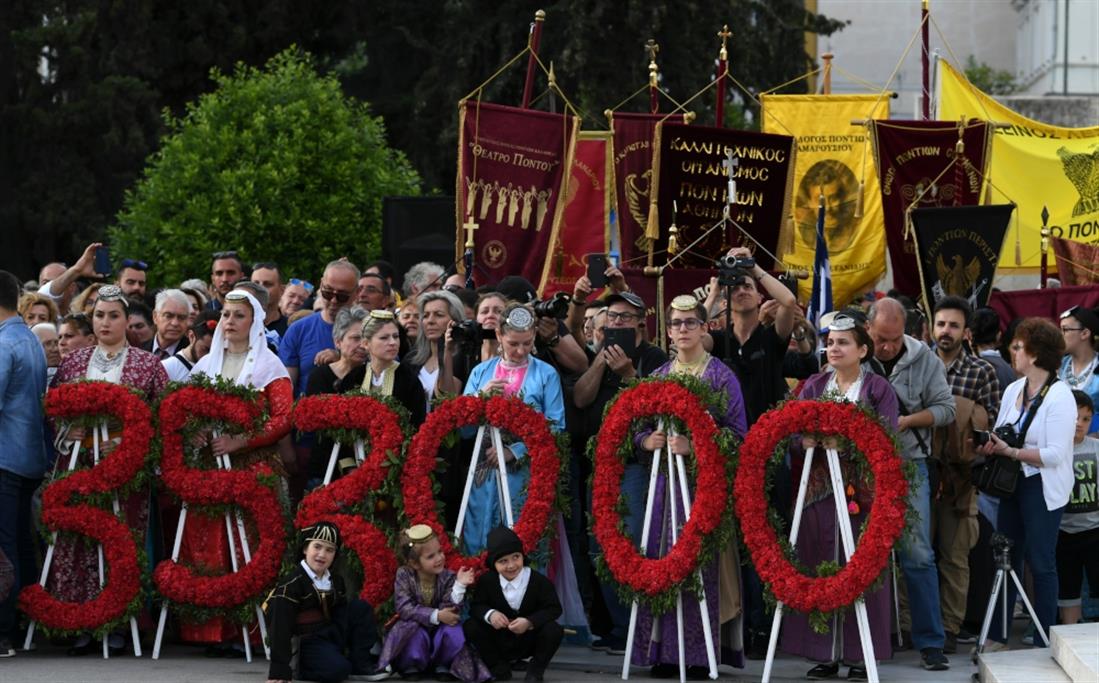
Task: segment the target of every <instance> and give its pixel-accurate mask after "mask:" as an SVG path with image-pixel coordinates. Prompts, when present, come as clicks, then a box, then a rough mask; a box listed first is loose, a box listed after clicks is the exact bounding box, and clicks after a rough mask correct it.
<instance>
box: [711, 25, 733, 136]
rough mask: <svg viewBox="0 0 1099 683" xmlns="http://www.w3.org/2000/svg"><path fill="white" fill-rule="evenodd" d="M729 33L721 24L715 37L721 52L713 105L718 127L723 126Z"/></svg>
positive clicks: (726, 26)
mask: <svg viewBox="0 0 1099 683" xmlns="http://www.w3.org/2000/svg"><path fill="white" fill-rule="evenodd" d="M731 35H733V34H732V33H730V32H729V25H728V24H725V25H724V26H722V27H721V30H720V31H718V32H717V37H718V38H721V52H719V53H718V57H717V104H716V106H715V107H714V119H715V121H714V125H715V126H717V127H718V128H724V127H725V75H726V74H728V73H729V50H728V48H727V47H726V43H727V42H728V40H729V36H731Z"/></svg>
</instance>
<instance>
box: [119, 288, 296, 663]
mask: <svg viewBox="0 0 1099 683" xmlns="http://www.w3.org/2000/svg"><path fill="white" fill-rule="evenodd" d="M101 296H102V295H101ZM264 315H265V313H264V310H263V307H262V306H260V304H259V301H257V300H256V298H255V297H253V296H252V295H251V294H249V293H248V292H245V291H243V290H239V289H234V290H232V291H230V292H229V293H228V294H226V295H225V305H224V307H223V308H222V309H221V321H220V322H219V323H218V326H217V328H216V329H215V330H214V338H213V341H211V342H210V352H209V353H208V354H206V355H205V356H203V357H202V358H201V359H200V360H199V361H198V362H197V363H195V367H194V369H193V370H192V371H191V378H192V379H194V378H196V377H198V376H205V377H206V378H207V379H210V380H215V379H218V378H222V379H226V380H229V381H231V382H233V383H234V384H237V385H239V386H242V387H249V388H252V389H255V390H258V391H260V392H261V400H263V401H264V402H265V403H266V405H267V414H268V419H267V422H266V423H264V424H263V426H262V427H261V428H260V429H259V430H258V431H255V432H253V433H250V434H242V435H224V434H223V435H219V436H215V435H212V434H211V435H209V436H208V437H203V438H202V440H201V446H202V447H203V448H204V449H205V447H206V446H209V453H210V454H211V455H213V456H214V457H218V456H222V455H227V456H229V457H230V462H231V465H232V468H233V469H236V470H240V469H248V468H250V467H254V466H256V465H258V464H260V463H264V464H266V465H268V466H269V467H270V468H271V469H272V470H273V471H274V472H275V473H276V474H278V475H279V476H280V477H282V479H283V487H284V490H283V495H285V477H286V470H285V467H284V466H283V463H282V459H281V458H280V457H279V454H278V451H277V449H276V448H275V444H276V443H278V440H279V439H281V438H282V437H283V436H285V435H286V434H288V433H289V432H290V423H291V420H290V412H291V409H292V408H293V404H294V397H293V385H292V384H291V383H290V375H289V373H287V372H286V367H285V366H283V364H282V362H281V361H280V360H279V357H278V356H276V355H275V354H274V352H272V351H271V350H270V349H269V348H268V347H267V336H266V333H265V331H264V327H263V319H264ZM207 462H209V460H208V459H207ZM248 540H249V543H250V545H251V546H252V547H253V548H254V547H256V543H257V539H256V537H255V536H254V533H253V531H252V530H249V531H248ZM240 542H241V540H240V539H239V538H238V539H237V541H236V543H237V544H238V545H237V562H238V563H239V564H243V563H244V556H243V550H242V548H241V547H240V545H239V544H240ZM179 562H180V563H181V564H190V565H197V566H201V567H203V568H205V569H207V570H210V571H213V572H216V573H226V572H229V571H231V567H232V560H231V558H230V557H229V542H228V538H227V536H226V531H225V522H224V520H223V519H222V517H221V516H217V517H213V516H210V515H203V514H191V515H189V516H188V517H187V525H186V527H184V532H183V542H182V544H181V545H180V553H179ZM180 635H181V637H182V638H183V639H184V640H187V641H190V642H201V643H211V644H212V645H211V647H210V648H208V649H207V656H225V655H231V654H232V653H231V652H230V650H229V646H228V643H230V642H232V641H233V640H235V639H236V638H237V637H239V631H238V630H237V627H236V626H235V625H234V624H232V623H231V622H230V621H229V620H227V619H222V618H213V619H210V620H209V621H206V622H205V623H203V624H197V625H188V624H181V626H180Z"/></svg>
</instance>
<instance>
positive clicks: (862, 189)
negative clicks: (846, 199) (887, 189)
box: [855, 180, 866, 218]
mask: <svg viewBox="0 0 1099 683" xmlns="http://www.w3.org/2000/svg"><path fill="white" fill-rule="evenodd" d="M865 191H866V183H865V182H863V181H861V180H860V181H859V194H858V197H857V199H856V201H855V218H862V195H863V193H864V192H865Z"/></svg>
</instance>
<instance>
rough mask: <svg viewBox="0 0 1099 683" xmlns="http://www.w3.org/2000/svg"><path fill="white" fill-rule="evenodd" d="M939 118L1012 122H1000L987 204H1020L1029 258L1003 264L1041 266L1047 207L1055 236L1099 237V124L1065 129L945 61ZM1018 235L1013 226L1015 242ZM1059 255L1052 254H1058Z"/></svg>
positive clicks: (1020, 221)
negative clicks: (1020, 110) (996, 95)
mask: <svg viewBox="0 0 1099 683" xmlns="http://www.w3.org/2000/svg"><path fill="white" fill-rule="evenodd" d="M939 65H940V69H939V83H940V86H939V118H940V119H941V120H944V121H957V120H959V119H960V118H961V117H963V116H964V117H965V118H967V119H968V118H975V119H983V120H985V121H993V122H998V123H1006V124H1009V127H1008V128H996V129H995V135H994V136H993V140H992V158H991V159H990V161H989V165H988V174H987V178H986V180H987V181H989V182H990V183H991V185H992V187H989V186H988V183H986V192H987V193H986V196H985V200H984V201H983V202H982V203H984V204H1006V203H1011V202H1014V203H1015V204H1016V205H1017V206H1018V208H1017V209H1016V211H1015V215H1016V216H1017V217H1018V228H1016V229H1017V230H1019V236H1020V237H1021V241H1022V265H1021V266H1020V265H1018V264H1016V263H1015V260H1014V259H1011V258H1001V260H1000V268H1019V267H1023V268H1037V267H1038V265H1039V262H1040V257H1041V229H1042V209H1043V207H1046V208H1048V210H1049V223H1048V225H1049V227H1050V230H1051V232H1052V235H1053V236H1054V237H1063V238H1066V239H1071V240H1076V241H1078V242H1085V243H1089V244H1099V126H1097V127H1094V128H1061V127H1060V126H1051V125H1048V124H1045V123H1040V122H1038V121H1035V120H1033V119H1028V118H1026V117H1025V116H1021V115H1020V114H1017V113H1016V112H1014V111H1012V110H1010V109H1008V108H1007V107H1005V106H1004V105H1002V104H1000V103H999V102H997V101H996V100H994V99H992V98H991V97H989V96H988V95H986V94H984V93H983V92H981V91H980V90H978V89H977V88H976V87H975V86H974V85H973V84H972V83H970V82H969V81H968V80H967V79H966V77H965V75H964V74H961V73H959V72H958V71H957V70H955V69H954V67H953V66H951V65H950V64H949V63H947V62H946V61H944V60H940V61H939ZM1014 237H1015V235H1014V234H1011V233H1008V238H1007V239H1006V240H1005V241H1004V242H1005V244H1009V243H1010V242H1011V241H1012V240H1013V239H1014ZM1050 260H1051V261H1052V259H1050Z"/></svg>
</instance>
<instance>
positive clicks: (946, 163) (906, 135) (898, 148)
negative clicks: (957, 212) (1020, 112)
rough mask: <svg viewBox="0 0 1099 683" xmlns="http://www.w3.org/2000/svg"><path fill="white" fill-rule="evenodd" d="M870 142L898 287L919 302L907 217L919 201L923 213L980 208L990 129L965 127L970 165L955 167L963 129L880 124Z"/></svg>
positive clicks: (976, 125)
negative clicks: (932, 209) (934, 209)
mask: <svg viewBox="0 0 1099 683" xmlns="http://www.w3.org/2000/svg"><path fill="white" fill-rule="evenodd" d="M870 137H871V141H872V142H873V143H874V159H875V162H876V164H877V168H878V180H879V182H880V183H881V194H882V210H883V212H884V217H885V237H886V240H887V242H888V245H889V259H890V262H891V263H892V265H893V286H894V287H896V288H897V289H898V290H900V291H901V292H903V293H905V294H907V295H909V296H911V297H913V298H915V297H916V296H918V295H919V293H920V291H921V287H922V285H921V283H920V273H919V268H918V267H917V265H916V243H915V241H914V240H913V239H912V236H911V235H910V234H909V231H908V228H907V227H906V225H905V221H906V219H905V217H906V215H907V211H908V210H909V208H911V207H912V205H913V202H917V200H918V206H921V207H942V206H973V205H975V204H979V203H980V199H981V179H982V177H983V173H984V169H985V163H986V160H987V159H988V153H987V152H988V144H989V137H990V136H989V132H988V126H987V125H986V124H984V123H981V122H977V121H972V122H970V123H968V124H967V125H966V126H965V128H964V130H963V132H962V143H963V147H964V149H963V152H964V154H965V159H966V160H967V161H968V163H967V164H962V163H958V164H956V165H955V164H954V163H953V162H954V157H955V154H956V150H957V144H958V124H957V123H950V122H947V121H874V122H872V124H871V136H870ZM925 190H926V191H925Z"/></svg>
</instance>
